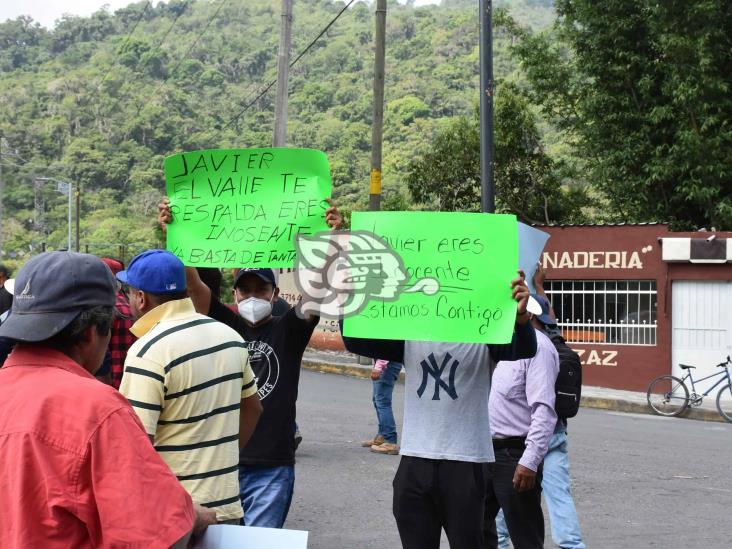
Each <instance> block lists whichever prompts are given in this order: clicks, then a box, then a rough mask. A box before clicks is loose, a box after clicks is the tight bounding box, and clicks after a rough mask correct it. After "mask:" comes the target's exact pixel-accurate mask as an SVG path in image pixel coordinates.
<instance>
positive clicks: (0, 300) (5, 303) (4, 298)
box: [0, 286, 13, 315]
mask: <svg viewBox="0 0 732 549" xmlns="http://www.w3.org/2000/svg"><path fill="white" fill-rule="evenodd" d="M12 306H13V294H11V293H10V292H9V291H7V290H6V289H5V286H0V315H1V314H3V313H4V312H5V311H7V310H8V309H10V307H12Z"/></svg>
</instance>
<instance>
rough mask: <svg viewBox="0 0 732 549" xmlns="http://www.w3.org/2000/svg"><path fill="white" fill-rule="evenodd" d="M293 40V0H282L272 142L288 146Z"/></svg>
mask: <svg viewBox="0 0 732 549" xmlns="http://www.w3.org/2000/svg"><path fill="white" fill-rule="evenodd" d="M291 42H292V0H282V22H281V26H280V49H279V54H278V55H277V99H276V102H275V123H274V136H273V139H272V144H273V145H274V146H275V147H285V146H287V86H288V82H289V79H290V44H291Z"/></svg>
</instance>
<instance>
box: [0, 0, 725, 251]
mask: <svg viewBox="0 0 732 549" xmlns="http://www.w3.org/2000/svg"><path fill="white" fill-rule="evenodd" d="M494 4H495V5H497V6H499V7H501V6H502V7H504V8H506V11H501V10H497V11H496V17H495V19H496V25H495V27H496V32H495V33H494V40H495V41H494V57H495V60H494V65H495V69H494V70H495V76H496V79H497V82H498V85H497V88H496V120H495V123H496V168H495V173H496V184H497V191H498V193H497V194H498V196H497V205H498V207H499V208H500V209H501V210H503V211H514V212H516V213H517V214H518V215H519V216H520V217H522V218H523V219H525V220H527V221H537V222H547V221H551V222H567V221H587V220H611V221H619V220H622V221H630V222H634V221H670V222H673V223H674V224H675V226H676V227H679V228H696V227H699V226H707V227H709V226H712V225H713V226H716V227H717V228H718V229H723V228H724V229H729V228H731V227H732V181H730V179H731V178H732V155H730V151H731V150H732V94H730V84H731V80H732V43H731V36H732V4H730V2H727V1H725V0H689V1H687V2H675V3H674V2H660V3H659V2H650V1H649V0H608V1H605V2H597V1H594V0H556V2H555V3H553V2H552V0H503V1H502V2H500V1H499V2H494ZM553 4H556V12H557V13H558V15H559V17H558V18H555V11H554V9H555V8H554V7H553ZM344 5H345V4H344V2H343V1H342V0H338V1H334V0H296V2H295V14H294V26H293V29H294V30H293V53H298V52H300V51H302V50H303V48H304V47H305V46H306V45H307V44H308V43H310V41H311V40H312V39H313V38H314V37H315V36H316V35H317V34H318V33H319V32H320V30H321V29H322V28H323V26H324V25H325V24H326V23H327V22H328V21H330V20H331V19H332V18H333V17H334V16H335V15H336V14H337V13H338V12H339V11H340V10H341V9H342V8H343V6H344ZM279 6H280V1H279V0H211V1H208V0H170V1H169V2H166V3H162V2H161V3H157V5H156V6H155V7H153V6H152V5H151V4H150V3H148V2H144V1H142V2H138V3H136V4H132V5H130V6H128V7H126V8H123V9H121V10H118V11H116V12H115V13H114V14H110V13H108V12H106V11H99V12H97V13H96V14H94V15H93V16H91V17H89V18H79V17H65V18H63V19H62V20H60V21H59V22H58V24H57V25H56V26H55V28H54V29H53V30H47V29H44V28H43V27H41V26H39V25H38V24H37V23H34V22H33V21H32V20H30V19H28V18H18V19H16V20H13V21H7V22H5V23H1V24H0V147H1V148H0V153H2V154H1V155H0V161H1V164H0V166H1V167H2V179H3V181H4V182H5V189H4V192H3V195H2V214H3V217H2V226H1V227H0V231H1V236H0V238H1V243H2V244H1V246H0V247H1V248H2V250H0V252H1V253H2V254H5V255H4V257H3V259H7V255H8V254H12V255H13V256H14V257H16V258H17V261H21V260H22V259H23V257H27V255H28V254H30V253H32V252H36V251H38V250H39V248H40V246H41V244H42V243H44V242H45V243H47V244H48V246H49V247H52V248H57V247H61V246H64V245H65V242H66V230H67V225H66V215H67V209H66V197H65V196H64V195H63V194H61V193H59V192H56V187H55V186H54V184H53V183H52V182H46V183H37V184H36V185H34V181H35V180H37V178H38V177H44V176H45V177H54V178H58V179H61V180H64V181H70V182H73V183H74V184H75V185H77V186H78V188H80V190H81V204H82V208H81V244H82V248H85V247H86V246H89V249H90V251H92V252H96V253H110V254H111V253H115V254H116V253H118V251H119V246H120V245H124V246H127V249H126V254H127V255H128V256H129V254H131V253H133V252H135V251H137V250H138V249H140V248H143V247H148V246H151V245H154V244H156V239H157V238H159V235H157V236H156V233H155V232H154V231H153V230H152V227H153V225H154V223H153V216H154V212H155V205H156V203H157V200H158V198H159V196H160V195H161V193H162V189H163V175H162V161H163V159H164V157H165V156H167V155H169V154H171V153H175V152H179V151H185V150H194V149H202V148H214V147H258V146H267V145H269V144H270V143H271V140H272V126H273V111H274V107H273V100H274V93H273V92H274V89H272V90H270V91H269V92H268V93H263V94H261V96H260V91H261V90H263V89H264V88H265V86H267V85H268V84H269V83H270V82H271V81H272V80H273V79H274V77H275V74H276V58H277V44H278V33H279V21H280V13H279V9H280V8H279ZM373 25H374V21H373V6H372V5H371V4H370V3H367V2H364V1H358V2H356V3H354V4H353V5H352V7H351V8H349V9H348V10H347V11H346V12H345V13H344V14H343V16H342V17H341V18H340V19H339V20H338V21H337V22H336V23H335V24H334V25H333V26H332V27H331V29H330V30H329V31H328V32H327V33H326V34H325V35H324V36H323V38H322V39H320V40H319V41H317V43H316V44H315V45H314V47H313V48H312V49H311V50H310V51H309V52H308V53H307V54H306V55H305V56H304V57H302V59H301V60H300V61H299V62H298V63H297V64H296V65H295V67H294V68H293V71H292V74H291V79H290V95H289V97H290V103H289V112H290V122H289V136H288V142H289V144H290V145H292V146H303V147H313V148H318V149H322V150H324V151H325V152H326V153H327V154H328V156H329V158H330V161H331V168H332V173H333V178H334V194H335V197H336V199H337V201H338V203H339V204H340V205H341V206H342V207H343V208H344V209H345V210H351V209H355V208H362V207H364V206H365V204H366V201H367V193H368V179H369V159H370V138H371V109H372V105H371V98H372V93H371V85H372V84H371V80H372V76H373ZM386 51H387V63H386V106H385V128H384V170H383V171H384V185H385V188H384V192H385V196H384V200H383V204H384V207H386V208H393V209H405V208H437V207H439V208H442V209H460V210H475V209H477V208H478V202H479V200H478V194H479V193H478V178H479V170H478V155H477V146H478V145H477V143H478V137H477V136H478V132H477V121H476V118H475V112H476V105H477V101H478V82H479V77H478V20H477V1H474V0H443V2H442V4H441V5H440V6H425V7H415V6H414V5H413V2H407V3H406V4H398V3H397V2H396V0H390V3H389V12H388V17H387V49H386ZM590 199H591V201H592V202H590Z"/></svg>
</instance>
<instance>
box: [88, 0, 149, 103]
mask: <svg viewBox="0 0 732 549" xmlns="http://www.w3.org/2000/svg"><path fill="white" fill-rule="evenodd" d="M151 5H152V4H151V2H150V0H148V2H147V4H145V7H144V8H143V10H142V13H140V16H139V17H138V18H137V21H135V24H134V26H133V27H132V30H131V31H130V32H129V33H128V34H127V38H125V42H124V44H122V46H120V47H119V48H118V49H117V53H116V55H115V56H114V59H113V60H112V63H111V64H110V65H109V68H108V69H107V72H106V73H104V76H103V77H102V80H101V81H100V82H99V85H98V86H97V92H99V89H100V88H101V87H102V84H104V81H105V80H106V79H107V76H109V73H110V72H112V69H113V68H114V66H115V65H116V64H117V59H119V56H120V52H121V51H122V50H124V49H125V46H127V44H128V43H129V41H130V39H131V38H132V35H133V34H134V33H135V29H137V25H139V24H140V21H142V18H143V17H145V14H146V13H147V9H148V8H149V7H150V6H151Z"/></svg>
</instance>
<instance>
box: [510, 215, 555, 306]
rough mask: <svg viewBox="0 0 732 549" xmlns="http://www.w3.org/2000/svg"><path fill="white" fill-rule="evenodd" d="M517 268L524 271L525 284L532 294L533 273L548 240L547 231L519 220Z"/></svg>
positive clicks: (534, 290)
mask: <svg viewBox="0 0 732 549" xmlns="http://www.w3.org/2000/svg"><path fill="white" fill-rule="evenodd" d="M518 237H519V268H520V269H523V271H524V273H526V285H527V286H528V287H529V291H530V292H531V293H532V294H535V293H536V288H534V273H535V272H536V265H537V263H539V260H540V259H541V252H543V251H544V246H546V241H547V240H549V233H545V232H544V231H540V230H539V229H535V228H534V227H529V226H528V225H526V224H524V223H521V222H519V224H518Z"/></svg>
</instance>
